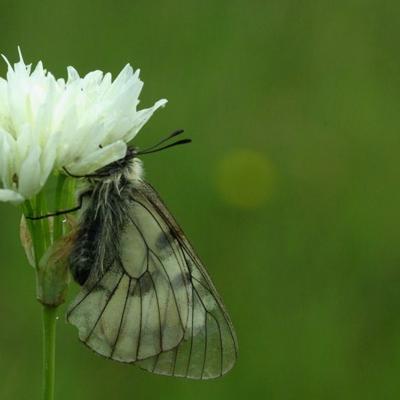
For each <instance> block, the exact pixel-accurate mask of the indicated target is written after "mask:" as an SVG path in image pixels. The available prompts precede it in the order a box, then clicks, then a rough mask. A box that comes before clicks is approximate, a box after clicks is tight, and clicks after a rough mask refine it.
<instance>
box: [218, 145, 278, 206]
mask: <svg viewBox="0 0 400 400" xmlns="http://www.w3.org/2000/svg"><path fill="white" fill-rule="evenodd" d="M274 180H275V179H274V170H273V167H272V165H271V164H270V162H269V161H268V159H267V158H266V157H265V156H264V155H263V154H262V153H260V152H257V151H254V150H235V151H232V152H230V153H228V154H227V155H225V156H224V157H223V158H222V159H221V161H220V162H219V164H218V166H217V187H218V190H219V192H220V193H221V195H222V197H223V199H224V200H225V201H226V202H227V203H229V204H231V205H233V206H236V207H240V208H257V207H260V206H262V205H263V204H264V203H265V201H266V200H267V199H268V198H269V197H270V196H271V193H272V191H273V186H274Z"/></svg>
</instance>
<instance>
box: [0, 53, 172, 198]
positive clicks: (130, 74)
mask: <svg viewBox="0 0 400 400" xmlns="http://www.w3.org/2000/svg"><path fill="white" fill-rule="evenodd" d="M5 60H6V62H7V64H8V72H7V79H6V80H5V79H2V78H0V179H1V182H2V185H3V188H2V189H0V200H2V201H12V202H21V201H24V200H25V199H30V198H32V197H33V196H35V195H36V194H37V193H38V192H39V191H40V190H41V189H42V187H43V186H44V184H45V183H46V180H47V179H48V177H49V175H50V174H51V172H52V171H53V170H57V169H58V170H60V169H61V168H62V167H66V168H67V169H68V170H69V171H71V172H73V173H74V174H78V175H85V174H88V173H90V172H93V171H94V170H96V169H98V168H101V167H102V166H104V165H107V164H109V163H111V162H113V161H115V160H117V159H119V158H122V157H123V156H124V155H125V152H126V143H128V142H129V141H130V140H132V139H133V138H134V137H135V135H136V134H137V132H138V131H139V130H140V128H141V127H142V126H143V125H144V124H145V123H146V122H147V121H148V119H149V118H150V117H151V115H152V114H153V113H154V111H155V110H156V109H157V108H159V107H161V106H163V105H164V104H165V103H166V100H159V101H157V102H156V103H155V104H154V105H153V106H152V107H150V108H147V109H142V110H139V111H138V110H137V109H136V108H137V105H138V104H139V94H140V92H141V90H142V87H143V82H142V81H141V80H140V79H139V70H136V71H134V70H133V69H132V67H131V66H130V65H129V64H128V65H126V67H125V68H124V69H123V70H122V71H121V72H120V74H119V75H118V76H117V77H116V78H115V79H114V80H112V77H111V74H110V73H106V74H104V73H103V72H101V71H94V72H90V73H89V74H87V75H86V76H84V77H80V76H79V74H78V72H77V71H76V70H75V69H74V68H73V67H68V79H67V81H65V80H64V79H56V78H55V77H54V76H53V75H52V74H51V73H50V72H48V71H46V70H45V69H44V68H43V65H42V63H41V62H39V63H38V64H37V66H36V67H35V68H34V69H33V70H32V69H31V65H26V64H25V63H24V60H23V58H22V55H21V53H20V60H19V62H17V63H16V64H14V66H11V65H10V63H9V62H8V61H7V59H5Z"/></svg>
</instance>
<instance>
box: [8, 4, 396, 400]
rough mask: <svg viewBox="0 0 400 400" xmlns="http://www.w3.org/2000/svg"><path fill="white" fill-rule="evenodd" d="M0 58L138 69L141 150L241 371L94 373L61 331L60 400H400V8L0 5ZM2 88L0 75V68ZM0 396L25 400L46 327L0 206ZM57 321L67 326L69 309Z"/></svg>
mask: <svg viewBox="0 0 400 400" xmlns="http://www.w3.org/2000/svg"><path fill="white" fill-rule="evenodd" d="M1 6H2V7H1V13H0V27H1V35H0V49H1V52H3V53H4V54H6V55H7V56H8V57H9V59H10V60H11V61H16V60H17V45H21V47H22V51H23V54H24V57H25V60H26V61H29V62H33V63H36V62H37V61H38V60H43V61H44V63H45V66H46V67H47V68H48V69H49V70H51V71H52V72H54V73H55V74H56V75H57V76H65V75H66V66H67V65H74V66H75V67H76V68H77V69H78V70H79V71H80V72H81V73H82V74H84V73H86V72H89V71H91V70H93V69H102V70H104V71H111V72H113V74H114V75H115V74H116V73H118V72H119V71H120V70H121V69H122V67H123V66H124V65H125V64H126V63H127V62H130V63H132V64H133V65H134V67H140V68H141V69H142V78H143V80H144V82H145V86H144V90H143V95H142V97H141V98H142V103H141V104H142V105H143V106H148V105H150V104H152V103H153V102H154V101H155V100H157V99H159V98H162V97H166V98H168V100H169V103H168V105H167V107H166V108H165V109H164V110H162V111H159V112H157V114H156V115H155V116H154V118H153V119H152V120H151V121H150V122H149V123H148V124H147V125H146V126H145V128H144V129H143V130H142V132H141V134H140V135H139V137H138V138H137V143H139V145H147V144H152V143H154V142H155V141H156V140H157V139H159V138H161V137H163V136H165V134H167V133H168V132H170V131H172V130H174V129H176V128H181V127H182V128H185V129H186V131H187V134H188V136H190V137H191V138H192V139H193V144H192V145H190V146H187V147H182V148H177V149H174V150H170V151H166V152H163V153H159V154H155V155H153V156H148V157H147V158H146V160H145V166H146V171H147V176H148V179H149V180H150V181H151V182H152V183H153V184H154V185H155V186H156V187H157V188H158V190H159V192H160V193H161V195H162V196H163V198H164V200H165V201H166V203H167V204H168V205H169V207H170V209H171V210H172V211H173V213H174V214H175V215H176V217H177V219H178V221H180V223H181V224H182V226H183V227H184V229H185V231H186V233H187V234H188V236H189V237H190V238H191V240H192V242H193V243H194V244H195V246H196V248H197V250H198V252H199V253H200V255H201V257H202V259H203V260H204V261H205V263H206V265H208V269H209V271H210V274H211V275H212V277H213V279H214V282H215V284H216V286H217V287H218V289H219V291H220V293H221V295H222V296H223V298H224V300H225V303H226V305H227V307H228V309H229V311H230V314H231V316H232V319H233V321H234V324H235V327H236V330H237V334H238V338H239V344H240V357H239V360H238V363H237V365H236V367H235V368H234V369H233V371H232V372H231V373H230V374H228V375H227V376H225V377H224V378H222V379H219V380H215V381H208V382H196V381H189V380H181V379H176V378H175V379H174V378H166V377H160V376H156V375H151V374H149V373H146V372H144V371H141V370H140V369H138V368H135V367H131V366H126V365H119V364H116V363H113V362H110V361H108V360H104V359H102V358H100V357H97V356H96V355H94V354H93V353H92V352H90V351H89V350H87V349H86V348H85V347H84V346H82V345H81V344H80V343H79V342H78V339H77V332H76V331H75V328H73V327H71V326H69V325H67V324H66V323H65V322H64V317H63V312H61V313H60V320H59V323H58V342H57V343H58V354H57V387H56V399H57V400H67V399H68V400H70V399H85V400H86V399H96V400H103V399H136V400H138V399H146V400H147V399H158V398H162V399H174V400H180V399H188V398H190V399H210V400H211V399H219V400H223V399H243V398H266V399H296V400H298V399H338V398H340V399H352V400H355V399H363V400H365V399H374V400H375V399H398V398H399V396H400V384H399V382H400V381H399V373H400V249H399V245H398V238H399V236H400V228H399V221H400V212H399V202H400V187H399V174H400V167H399V156H398V155H399V151H400V138H399V129H398V127H399V123H398V120H399V108H400V94H399V93H400V91H399V89H400V73H399V72H400V55H399V53H400V52H399V45H398V38H399V34H400V26H399V23H398V22H399V19H398V16H399V13H400V5H399V2H398V1H394V0H392V1H391V0H380V1H378V0H375V1H373V0H358V1H357V0H346V1H341V0H338V1H321V0H313V1H311V0H309V1H301V0H299V1H295V0H292V1H288V0H279V1H277V0H272V1H266V0H265V1H261V0H260V1H255V0H253V1H251V0H250V1H244V0H242V1H239V0H229V1H226V0H223V1H211V0H208V1H194V0H190V1H177V0H170V1H157V0H153V1H151V2H150V1H149V2H145V1H127V0H125V1H90V2H89V1H86V2H82V1H76V0H70V1H65V2H58V1H56V2H55V1H48V0H46V1H41V2H27V1H4V0H3V1H1ZM0 72H1V74H2V76H4V73H5V64H4V63H3V64H2V65H1V70H0ZM0 221H1V229H0V253H1V255H2V267H1V268H0V315H1V330H0V399H2V400H3V399H5V400H7V399H22V400H25V399H29V400H31V399H39V398H40V391H41V312H40V307H39V305H38V304H37V303H36V301H35V283H34V273H33V270H32V269H31V268H30V267H29V266H28V265H27V262H26V261H25V258H24V254H23V252H22V250H21V248H20V245H19V240H18V224H19V211H18V210H17V209H16V208H13V207H12V206H10V205H7V204H1V205H0ZM63 311H64V310H63Z"/></svg>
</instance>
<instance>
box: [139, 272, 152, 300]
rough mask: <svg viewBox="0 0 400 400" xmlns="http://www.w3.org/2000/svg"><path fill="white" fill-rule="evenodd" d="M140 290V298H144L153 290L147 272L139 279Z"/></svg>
mask: <svg viewBox="0 0 400 400" xmlns="http://www.w3.org/2000/svg"><path fill="white" fill-rule="evenodd" d="M140 288H141V290H142V296H145V295H146V293H148V292H150V291H151V290H152V289H153V282H152V279H151V276H150V275H149V273H148V272H145V273H144V274H143V275H142V277H141V278H140Z"/></svg>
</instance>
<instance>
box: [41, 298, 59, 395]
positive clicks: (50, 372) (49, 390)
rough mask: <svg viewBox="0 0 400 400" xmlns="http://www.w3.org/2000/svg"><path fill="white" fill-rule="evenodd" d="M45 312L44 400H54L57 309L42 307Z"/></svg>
mask: <svg viewBox="0 0 400 400" xmlns="http://www.w3.org/2000/svg"><path fill="white" fill-rule="evenodd" d="M42 307H43V308H42V312H43V400H53V399H54V378H55V361H56V321H57V307H51V306H46V305H44V304H43V306H42Z"/></svg>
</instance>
